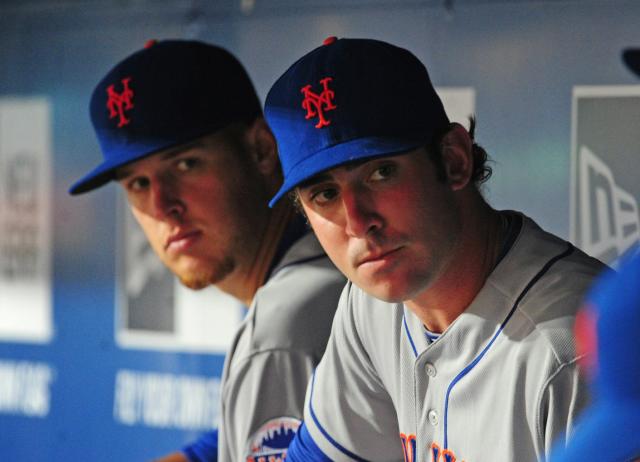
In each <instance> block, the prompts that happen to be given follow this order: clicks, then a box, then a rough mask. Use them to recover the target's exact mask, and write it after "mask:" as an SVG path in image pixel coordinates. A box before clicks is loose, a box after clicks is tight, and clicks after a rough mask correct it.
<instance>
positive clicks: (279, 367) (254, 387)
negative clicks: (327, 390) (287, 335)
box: [219, 350, 314, 461]
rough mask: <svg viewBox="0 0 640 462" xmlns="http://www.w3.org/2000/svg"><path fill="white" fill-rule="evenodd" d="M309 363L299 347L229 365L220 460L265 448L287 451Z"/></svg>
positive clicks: (297, 420)
mask: <svg viewBox="0 0 640 462" xmlns="http://www.w3.org/2000/svg"><path fill="white" fill-rule="evenodd" d="M313 366H314V361H313V359H312V358H311V357H310V356H309V355H308V354H305V353H304V352H293V351H288V350H271V351H263V352H260V353H257V354H255V355H253V356H251V357H250V358H247V359H246V360H245V361H244V362H243V364H240V365H238V366H237V367H235V368H234V370H233V371H232V373H231V374H230V375H229V377H228V379H227V383H226V386H225V388H224V390H223V396H222V403H223V405H222V412H223V414H224V415H223V421H224V422H227V425H223V426H222V427H221V428H220V448H219V454H220V460H221V461H250V460H253V459H251V457H255V456H256V455H259V454H260V453H261V452H262V451H267V452H268V451H269V450H270V449H269V448H271V449H273V450H274V451H277V452H280V453H283V452H284V451H286V448H287V447H288V445H289V443H290V440H291V438H292V437H293V435H294V434H295V432H296V430H297V428H298V426H299V424H300V422H301V420H302V414H303V403H304V390H305V389H306V385H307V383H308V381H309V376H310V375H311V372H312V370H313ZM274 371H277V373H274ZM255 460H258V458H257V457H255Z"/></svg>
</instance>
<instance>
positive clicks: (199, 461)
mask: <svg viewBox="0 0 640 462" xmlns="http://www.w3.org/2000/svg"><path fill="white" fill-rule="evenodd" d="M182 453H183V454H184V455H185V456H187V459H189V462H218V429H215V430H212V431H210V432H207V433H203V434H202V435H201V436H200V438H198V439H197V440H196V441H194V442H193V443H191V444H189V445H187V446H185V447H183V448H182Z"/></svg>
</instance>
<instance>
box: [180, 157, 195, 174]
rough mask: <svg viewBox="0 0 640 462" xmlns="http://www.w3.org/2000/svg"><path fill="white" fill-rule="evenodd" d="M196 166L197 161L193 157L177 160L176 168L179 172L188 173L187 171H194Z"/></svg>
mask: <svg viewBox="0 0 640 462" xmlns="http://www.w3.org/2000/svg"><path fill="white" fill-rule="evenodd" d="M197 165H198V159H196V158H194V157H185V158H184V159H179V160H178V162H177V164H176V167H177V168H178V171H180V172H188V171H189V170H192V169H194V168H195V167H196V166H197Z"/></svg>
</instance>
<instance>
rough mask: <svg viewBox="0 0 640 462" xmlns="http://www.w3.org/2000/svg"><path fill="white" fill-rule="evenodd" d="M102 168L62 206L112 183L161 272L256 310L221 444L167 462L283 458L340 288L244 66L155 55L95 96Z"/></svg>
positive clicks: (215, 55)
mask: <svg viewBox="0 0 640 462" xmlns="http://www.w3.org/2000/svg"><path fill="white" fill-rule="evenodd" d="M90 109H91V120H92V123H93V126H94V128H95V131H96V134H97V137H98V141H99V142H100V145H101V148H102V153H103V155H104V161H103V162H102V163H101V164H100V165H98V166H97V167H96V168H95V169H94V170H93V171H91V172H90V173H89V174H87V175H86V176H85V177H83V178H82V179H81V180H79V181H78V182H77V183H76V184H74V185H73V186H72V187H71V189H70V192H71V194H80V193H84V192H86V191H90V190H92V189H95V188H97V187H99V186H102V185H103V184H105V183H107V182H109V181H110V180H116V181H117V182H119V183H120V185H121V186H122V188H123V189H124V192H125V194H126V197H127V199H128V202H129V205H130V208H131V211H132V212H133V215H134V216H135V218H136V219H137V221H138V223H139V224H140V226H141V227H142V229H143V231H144V233H145V235H146V237H147V239H148V241H149V243H150V244H151V246H152V248H153V249H154V250H155V252H156V253H157V254H158V256H159V257H160V259H161V260H162V261H163V263H164V264H165V265H166V266H167V267H168V268H169V269H170V270H171V271H173V272H174V273H175V274H176V275H177V276H178V277H179V278H180V280H181V281H182V283H183V284H185V285H186V286H188V287H191V288H194V289H198V288H202V287H205V286H208V285H216V286H217V287H219V288H220V289H221V290H223V291H224V292H226V293H228V294H230V295H232V296H234V297H236V298H237V299H239V300H241V301H242V302H244V303H246V304H247V305H249V304H250V305H251V307H250V310H249V313H248V315H247V317H246V319H245V320H244V322H243V323H242V325H241V327H240V329H239V331H238V333H237V334H236V336H235V339H234V341H233V345H232V347H231V350H230V352H229V354H228V356H227V358H226V362H225V367H224V372H223V378H222V404H221V406H222V409H221V422H220V427H219V432H214V433H210V434H207V435H205V436H204V437H203V438H202V439H201V440H199V441H196V442H195V443H194V444H192V445H189V446H187V447H185V448H184V450H183V451H182V452H180V453H176V454H172V455H170V456H167V458H166V459H165V460H174V461H175V460H191V461H200V460H220V461H228V462H237V461H240V460H246V461H254V460H255V461H259V460H266V459H265V458H268V457H281V458H284V456H285V454H286V447H287V445H288V443H289V440H290V439H291V436H292V435H293V434H294V433H295V431H296V430H297V428H298V426H299V424H300V420H301V418H302V411H303V405H304V392H305V389H306V385H307V382H308V379H309V376H310V374H311V371H312V370H313V368H314V367H315V366H316V364H317V363H318V361H319V359H320V357H321V356H322V353H323V351H324V349H325V347H326V342H327V339H328V336H329V332H330V325H331V321H332V318H333V314H334V312H335V307H336V305H337V302H338V298H339V294H340V291H341V289H342V287H343V286H344V283H345V280H344V277H343V276H342V275H341V274H340V273H339V271H337V270H336V269H335V267H334V266H333V265H332V263H331V262H330V261H329V259H328V258H327V257H326V255H325V254H324V252H323V251H322V248H321V247H320V245H319V243H318V242H317V240H316V239H315V237H314V236H313V234H312V233H311V232H310V231H308V229H307V226H306V224H305V223H304V220H303V219H302V217H299V216H297V215H296V213H295V211H294V210H293V208H292V205H291V203H290V202H289V201H287V200H283V201H281V202H280V203H279V204H278V205H277V206H275V207H274V208H273V209H270V208H269V207H268V205H267V203H268V199H269V198H270V197H271V196H272V195H273V194H274V193H275V192H276V191H277V189H278V188H279V187H280V185H281V183H282V173H281V169H280V166H279V163H278V158H277V154H276V146H275V140H274V138H273V135H272V133H271V131H270V130H269V128H268V127H267V125H266V123H265V121H264V119H263V117H262V112H261V108H260V103H259V100H258V98H257V96H256V93H255V90H254V88H253V85H252V83H251V81H250V79H249V77H248V75H247V74H246V72H245V70H244V68H243V67H242V65H241V64H240V63H239V62H238V61H237V60H236V59H235V58H234V57H233V56H232V55H231V54H230V53H228V52H227V51H225V50H223V49H222V48H219V47H216V46H213V45H208V44H205V43H201V42H196V41H180V40H167V41H160V42H157V43H155V42H150V43H149V44H148V46H147V47H145V48H144V49H143V50H140V51H137V52H135V53H133V54H132V55H130V56H128V57H127V58H126V59H124V60H123V61H121V62H120V63H118V64H117V65H116V66H115V67H114V68H113V69H112V70H110V71H109V72H108V73H107V75H106V76H105V77H104V78H103V79H102V80H101V81H100V83H98V85H97V86H96V88H95V90H94V92H93V95H92V97H91V105H90Z"/></svg>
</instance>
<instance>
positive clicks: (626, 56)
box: [622, 48, 640, 77]
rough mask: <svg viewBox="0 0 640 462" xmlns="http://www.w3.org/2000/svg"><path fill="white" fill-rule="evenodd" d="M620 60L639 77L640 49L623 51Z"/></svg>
mask: <svg viewBox="0 0 640 462" xmlns="http://www.w3.org/2000/svg"><path fill="white" fill-rule="evenodd" d="M622 59H623V60H624V62H625V64H626V65H627V67H628V68H629V69H631V70H632V71H633V72H635V73H636V75H637V76H639V77H640V48H628V49H626V50H624V52H623V53H622Z"/></svg>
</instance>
